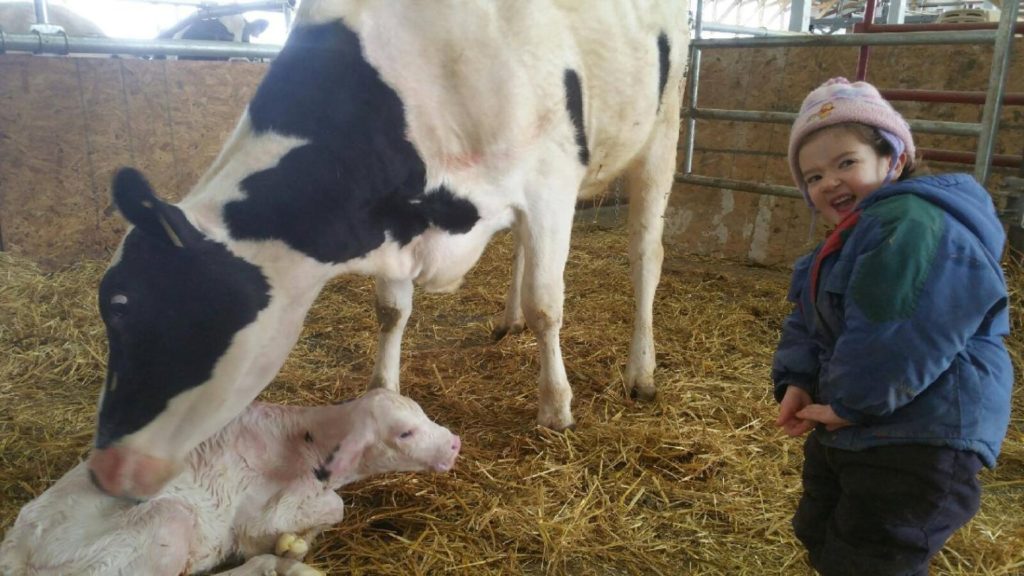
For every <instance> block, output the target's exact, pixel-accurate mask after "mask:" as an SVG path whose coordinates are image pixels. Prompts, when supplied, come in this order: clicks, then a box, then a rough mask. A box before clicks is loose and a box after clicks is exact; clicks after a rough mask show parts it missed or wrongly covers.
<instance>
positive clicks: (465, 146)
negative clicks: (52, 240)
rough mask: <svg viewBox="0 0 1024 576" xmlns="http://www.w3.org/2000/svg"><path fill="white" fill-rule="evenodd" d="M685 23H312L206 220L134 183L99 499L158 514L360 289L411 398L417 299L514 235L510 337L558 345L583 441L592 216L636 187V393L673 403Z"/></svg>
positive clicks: (303, 13) (400, 13) (545, 379)
mask: <svg viewBox="0 0 1024 576" xmlns="http://www.w3.org/2000/svg"><path fill="white" fill-rule="evenodd" d="M685 8H686V7H685V4H684V3H682V2H676V1H672V0H649V1H646V2H627V1H614V2H613V1H606V2H575V1H568V0H565V1H560V0H504V1H499V0H473V1H469V0H458V1H456V0H450V1H447V0H446V1H437V2H417V1H413V0H407V1H399V0H376V1H375V0H362V1H354V0H353V1H347V0H305V1H304V2H302V4H301V6H300V7H299V10H298V14H297V18H296V24H295V27H294V29H293V30H292V33H291V35H290V37H289V38H288V41H287V43H286V45H285V47H284V49H283V50H282V52H281V53H280V55H279V56H278V57H277V58H276V59H275V60H274V62H273V64H272V65H271V66H270V69H269V70H268V72H267V75H266V77H265V78H264V80H263V82H262V84H261V85H260V86H259V88H258V89H257V91H256V94H255V96H254V97H253V100H252V101H251V102H250V104H249V106H248V109H247V110H246V112H245V113H244V114H243V116H242V118H241V121H240V122H239V124H238V126H237V128H236V129H235V131H234V133H233V134H232V135H231V136H230V137H229V139H228V141H227V142H226V144H225V146H224V148H223V150H222V151H221V153H220V155H219V156H218V157H217V159H216V160H215V161H214V163H213V165H212V166H211V167H210V168H209V170H208V171H207V172H206V173H205V174H204V176H203V177H202V178H201V179H200V181H199V182H198V183H197V184H196V186H195V188H194V189H193V190H192V191H191V193H190V194H189V195H188V196H187V197H186V198H185V199H184V200H182V201H181V202H180V203H179V204H177V205H171V204H168V203H165V202H163V201H161V200H160V199H159V198H157V197H156V196H155V194H154V192H153V191H152V190H151V188H150V186H149V185H148V184H147V182H146V181H145V180H144V179H143V177H142V176H141V175H140V174H139V173H138V172H136V171H134V170H131V169H126V170H123V171H121V172H120V173H119V174H118V175H117V176H116V177H115V181H114V185H113V193H114V198H115V201H116V204H117V206H118V207H119V209H120V210H121V212H122V213H123V214H124V216H125V217H126V218H127V219H128V220H129V221H130V222H131V223H132V224H133V225H134V228H132V229H130V230H129V232H128V234H127V235H126V236H125V238H124V240H123V242H122V244H121V246H120V248H119V249H118V251H117V253H116V254H115V256H114V258H113V262H112V263H111V266H110V268H109V270H108V271H107V273H106V275H105V276H104V278H103V280H102V282H101V285H100V290H99V304H100V312H101V314H102V317H103V321H104V322H105V323H106V326H107V334H108V339H109V345H110V346H109V347H110V357H109V363H108V374H107V381H106V385H105V387H104V391H103V393H102V394H101V399H100V406H99V421H98V427H97V432H96V438H95V443H96V446H95V450H94V452H93V454H92V456H91V459H90V461H89V468H90V470H91V471H92V473H93V474H94V477H95V479H96V482H97V483H98V485H99V486H101V487H102V488H103V490H105V491H106V492H108V493H110V494H114V495H119V496H132V497H136V498H141V497H147V496H151V495H153V494H155V493H156V492H157V491H158V490H159V489H160V487H161V486H163V485H164V484H165V483H166V482H167V481H168V480H169V479H170V478H172V477H173V476H174V475H175V474H176V473H177V471H178V469H179V467H180V465H179V464H178V463H179V462H180V461H181V460H182V458H183V457H184V455H185V454H186V453H187V452H188V451H189V450H190V449H191V448H193V447H195V446H196V445H197V444H198V443H199V442H201V441H202V440H203V439H204V438H207V437H209V436H210V435H211V434H213V433H214V432H216V431H217V430H218V429H220V428H221V427H222V426H223V425H224V424H225V423H227V422H228V421H229V420H230V419H231V418H232V417H233V416H235V415H236V414H237V413H238V412H239V411H240V410H241V409H242V407H244V406H246V405H247V404H248V403H249V402H250V401H251V400H252V399H253V398H255V397H256V395H257V394H259V392H260V390H261V389H262V388H263V387H264V386H266V385H267V384H268V383H269V382H270V381H271V380H272V379H273V377H274V376H275V374H276V373H277V371H278V369H279V368H280V367H281V365H282V364H283V362H284V360H285V357H286V356H287V355H288V352H289V350H291V348H292V346H293V345H294V344H295V342H296V340H297V338H298V336H299V333H300V331H301V329H302V323H303V319H304V317H305V315H306V312H307V311H308V310H309V308H310V306H311V305H312V303H313V301H314V299H315V298H316V296H317V294H318V293H319V291H320V289H321V288H322V287H323V286H324V284H325V283H326V282H327V281H328V280H329V279H330V278H331V277H333V276H336V275H338V274H345V273H355V274H366V275H372V276H374V277H375V279H376V282H377V307H378V311H379V318H380V321H381V332H380V346H379V349H378V357H377V362H376V365H375V367H374V375H373V386H376V387H382V388H388V389H391V390H398V387H399V382H398V374H399V370H398V368H399V367H398V359H399V349H400V343H401V335H402V331H403V330H404V328H405V324H406V322H407V320H408V318H409V314H410V309H411V306H412V291H413V283H414V282H416V283H418V284H420V285H422V286H424V287H425V288H426V289H428V290H447V289H453V288H455V287H456V286H458V284H459V283H460V282H461V279H462V277H463V275H464V274H465V273H466V272H467V271H468V270H469V269H470V268H471V267H472V266H473V264H474V263H475V262H476V260H477V259H478V258H479V256H480V254H481V252H482V251H483V249H484V247H485V244H486V242H487V241H488V239H489V238H490V237H491V235H492V234H493V233H494V232H495V231H497V230H500V229H502V228H505V227H508V226H509V225H512V226H514V231H515V234H516V236H517V239H518V242H519V246H520V248H519V252H520V257H519V258H517V265H516V269H517V270H518V271H519V272H518V273H517V274H516V276H517V277H521V297H515V298H512V299H510V311H509V312H508V313H507V314H506V319H507V320H506V322H507V323H508V324H509V325H511V324H514V323H515V321H516V317H517V311H516V310H517V309H518V307H519V305H520V304H521V306H522V308H521V309H522V313H521V314H522V317H524V318H525V323H526V325H527V326H528V327H529V328H530V330H531V331H532V332H533V333H534V334H535V336H536V338H537V340H538V348H539V349H540V377H539V381H540V383H539V389H540V390H539V392H540V393H539V406H538V421H539V423H540V424H541V425H543V426H546V427H549V428H553V429H558V430H561V429H564V428H566V427H568V426H570V425H572V423H573V419H572V414H571V411H570V400H571V398H572V392H571V390H570V388H569V383H568V380H567V378H566V373H565V368H564V366H563V364H562V356H561V350H560V348H559V330H560V328H561V325H562V300H563V290H564V283H563V277H562V276H563V270H564V267H565V262H566V258H567V255H568V250H569V235H570V230H571V227H572V220H573V208H574V205H575V203H576V200H577V198H578V197H581V196H582V197H591V196H593V195H596V194H600V193H601V192H603V191H604V190H605V189H606V187H607V186H608V184H609V183H610V182H611V181H612V180H613V179H615V178H616V177H618V176H622V177H623V179H624V183H625V188H626V189H627V190H628V192H629V194H630V224H629V227H630V233H629V237H630V241H629V257H630V262H631V265H632V280H633V285H634V289H635V292H636V319H635V326H634V330H633V342H632V347H631V349H630V355H629V360H628V364H627V366H626V378H627V385H628V386H629V388H630V389H631V390H632V391H633V392H634V394H635V395H637V396H639V397H642V398H649V397H652V396H653V395H654V392H655V389H654V383H653V379H652V373H653V370H654V344H653V334H652V303H653V299H654V290H655V287H656V285H657V282H658V278H659V274H660V269H661V262H662V246H661V232H662V226H663V223H662V214H663V212H664V208H665V205H666V202H667V200H668V195H669V191H670V188H671V183H672V178H673V172H674V169H675V146H676V141H677V139H678V129H679V107H680V84H681V77H682V70H683V61H684V53H685V48H686V44H687V31H686V16H687V15H686V9H685ZM514 285H515V286H518V285H519V284H518V282H515V283H514ZM506 327H509V326H506Z"/></svg>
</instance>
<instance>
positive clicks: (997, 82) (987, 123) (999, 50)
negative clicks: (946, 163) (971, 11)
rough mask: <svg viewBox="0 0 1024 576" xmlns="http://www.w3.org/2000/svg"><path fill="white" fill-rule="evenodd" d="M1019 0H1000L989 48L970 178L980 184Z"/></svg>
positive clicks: (991, 147) (988, 157)
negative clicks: (988, 67)
mask: <svg viewBox="0 0 1024 576" xmlns="http://www.w3.org/2000/svg"><path fill="white" fill-rule="evenodd" d="M1019 8H1020V2H1019V0H1004V2H1003V9H1002V14H1000V18H999V30H998V33H997V35H996V45H995V48H994V49H993V50H992V70H991V72H990V73H989V77H988V96H987V97H986V99H985V108H984V109H982V112H981V126H982V131H981V136H979V137H978V159H977V161H976V162H975V164H974V179H975V180H977V181H978V182H980V183H981V185H982V186H984V185H985V183H986V181H988V174H989V170H990V166H989V164H990V163H991V160H992V152H993V151H994V150H995V145H996V132H998V130H999V112H1000V110H1001V109H1002V102H1003V91H1004V89H1005V88H1006V73H1007V70H1008V69H1009V67H1010V56H1011V52H1012V51H1013V29H1014V28H1015V24H1016V22H1017V12H1018V9H1019Z"/></svg>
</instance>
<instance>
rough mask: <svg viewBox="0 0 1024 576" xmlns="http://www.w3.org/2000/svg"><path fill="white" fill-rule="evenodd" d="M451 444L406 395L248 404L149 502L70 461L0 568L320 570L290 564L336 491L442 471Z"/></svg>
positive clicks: (157, 574) (35, 571)
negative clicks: (383, 477) (127, 495)
mask: <svg viewBox="0 0 1024 576" xmlns="http://www.w3.org/2000/svg"><path fill="white" fill-rule="evenodd" d="M459 448H460V441H459V437H458V436H456V435H454V434H452V433H451V432H450V431H449V430H448V429H447V428H444V427H443V426H440V425H438V424H435V423H434V422H432V421H431V420H430V419H428V418H427V417H426V415H424V413H423V410H421V409H420V407H419V406H418V405H417V404H416V403H415V402H413V401H412V400H409V399H408V398H405V397H403V396H400V395H399V394H397V393H394V392H390V391H386V390H383V389H378V390H373V391H370V392H368V393H366V394H365V395H364V396H362V397H360V398H358V399H356V400H353V401H351V402H348V403H345V404H340V405H337V406H322V407H309V408H301V407H290V406H278V405H269V404H260V403H256V404H253V405H252V406H250V407H249V408H248V409H247V410H246V411H245V412H243V413H242V415H241V416H239V417H238V418H236V419H235V420H234V421H233V422H232V423H231V424H229V425H228V426H227V427H226V428H224V429H223V430H222V431H221V432H220V433H218V434H217V435H215V436H214V437H213V438H211V439H210V440H208V441H206V442H204V443H203V444H201V445H200V446H199V447H198V448H196V449H195V450H193V451H192V452H191V453H190V454H189V457H188V459H187V461H186V469H185V471H184V472H183V473H182V474H180V475H179V476H178V477H177V478H175V480H174V481H172V482H171V483H170V484H169V485H168V486H167V488H166V489H164V490H163V491H162V492H161V493H159V494H158V495H157V496H156V497H154V498H152V499H150V500H148V501H145V502H141V503H132V502H129V501H126V500H123V499H117V498H111V497H109V496H105V495H103V494H102V493H101V492H100V491H99V490H98V489H97V488H96V487H95V486H94V485H93V482H91V481H90V478H89V473H88V471H87V469H86V467H85V464H84V463H80V464H79V465H78V466H76V467H75V468H73V469H72V470H71V471H70V472H68V473H67V474H65V475H64V477H63V478H61V479H60V480H58V481H57V483H56V484H54V485H53V486H52V487H50V488H49V489H48V490H47V491H46V492H44V493H43V494H42V495H41V496H39V497H38V498H36V499H35V500H33V501H32V502H29V503H28V504H27V505H26V506H25V507H24V508H22V510H21V512H20V513H19V514H18V519H17V520H16V521H15V523H14V526H13V527H12V528H11V529H10V530H9V531H8V533H7V536H6V538H5V540H4V542H3V544H2V545H0V574H2V575H4V576H8V575H11V576H14V575H18V576H20V575H22V574H30V575H39V576H42V575H54V576H56V575H70V574H76V575H77V574H90V575H100V574H103V575H115V574H125V575H127V574H133V575H139V574H147V575H152V576H163V575H167V576H177V575H179V574H183V573H194V572H204V571H209V570H211V569H213V568H215V567H216V566H218V565H220V564H222V563H223V562H225V561H228V560H230V559H237V558H242V559H245V560H247V561H246V562H245V563H244V564H243V565H242V566H239V567H238V568H235V569H233V570H229V571H227V572H223V573H222V574H231V575H236V576H242V575H250V574H252V575H255V574H260V575H262V574H267V573H271V574H272V573H274V572H275V571H276V573H277V574H281V575H286V576H309V575H313V574H319V572H318V571H317V570H314V569H313V568H310V567H309V566H307V565H305V564H303V563H301V562H300V560H301V559H302V557H303V556H304V555H305V553H306V550H307V548H308V545H307V541H308V540H309V539H311V538H312V537H314V536H315V535H317V534H318V533H319V532H320V531H321V530H323V529H324V528H326V527H328V526H330V525H332V524H335V523H337V522H340V521H341V519H342V514H343V504H342V500H341V497H340V496H338V495H337V494H336V493H335V489H337V488H339V487H340V486H342V485H345V484H348V483H350V482H354V481H356V480H359V479H362V478H365V477H367V476H370V475H373V474H379V473H382V472H391V471H422V470H433V471H437V472H443V471H446V470H449V469H451V467H452V466H453V465H454V464H455V458H456V457H457V456H458V453H459ZM275 554H276V555H275Z"/></svg>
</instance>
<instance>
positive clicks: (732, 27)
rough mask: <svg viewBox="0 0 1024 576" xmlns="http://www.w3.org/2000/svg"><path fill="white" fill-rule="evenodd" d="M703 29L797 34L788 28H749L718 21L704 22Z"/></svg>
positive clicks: (734, 32) (765, 33)
mask: <svg viewBox="0 0 1024 576" xmlns="http://www.w3.org/2000/svg"><path fill="white" fill-rule="evenodd" d="M703 26H704V30H706V31H708V32H723V33H725V34H749V35H751V36H780V35H787V34H789V35H791V34H799V32H790V31H788V30H769V29H767V28H751V27H750V26H735V25H733V24H721V23H719V22H706V23H704V25H703Z"/></svg>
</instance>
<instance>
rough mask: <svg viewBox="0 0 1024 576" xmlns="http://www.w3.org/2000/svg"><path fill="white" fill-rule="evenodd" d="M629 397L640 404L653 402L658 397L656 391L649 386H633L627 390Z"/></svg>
mask: <svg viewBox="0 0 1024 576" xmlns="http://www.w3.org/2000/svg"><path fill="white" fill-rule="evenodd" d="M629 397H630V398H632V399H633V400H637V401H640V402H654V400H655V399H657V397H658V389H657V388H655V387H654V386H653V385H650V384H649V385H647V386H642V385H640V384H635V385H634V386H633V387H632V388H631V389H630V390H629Z"/></svg>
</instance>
